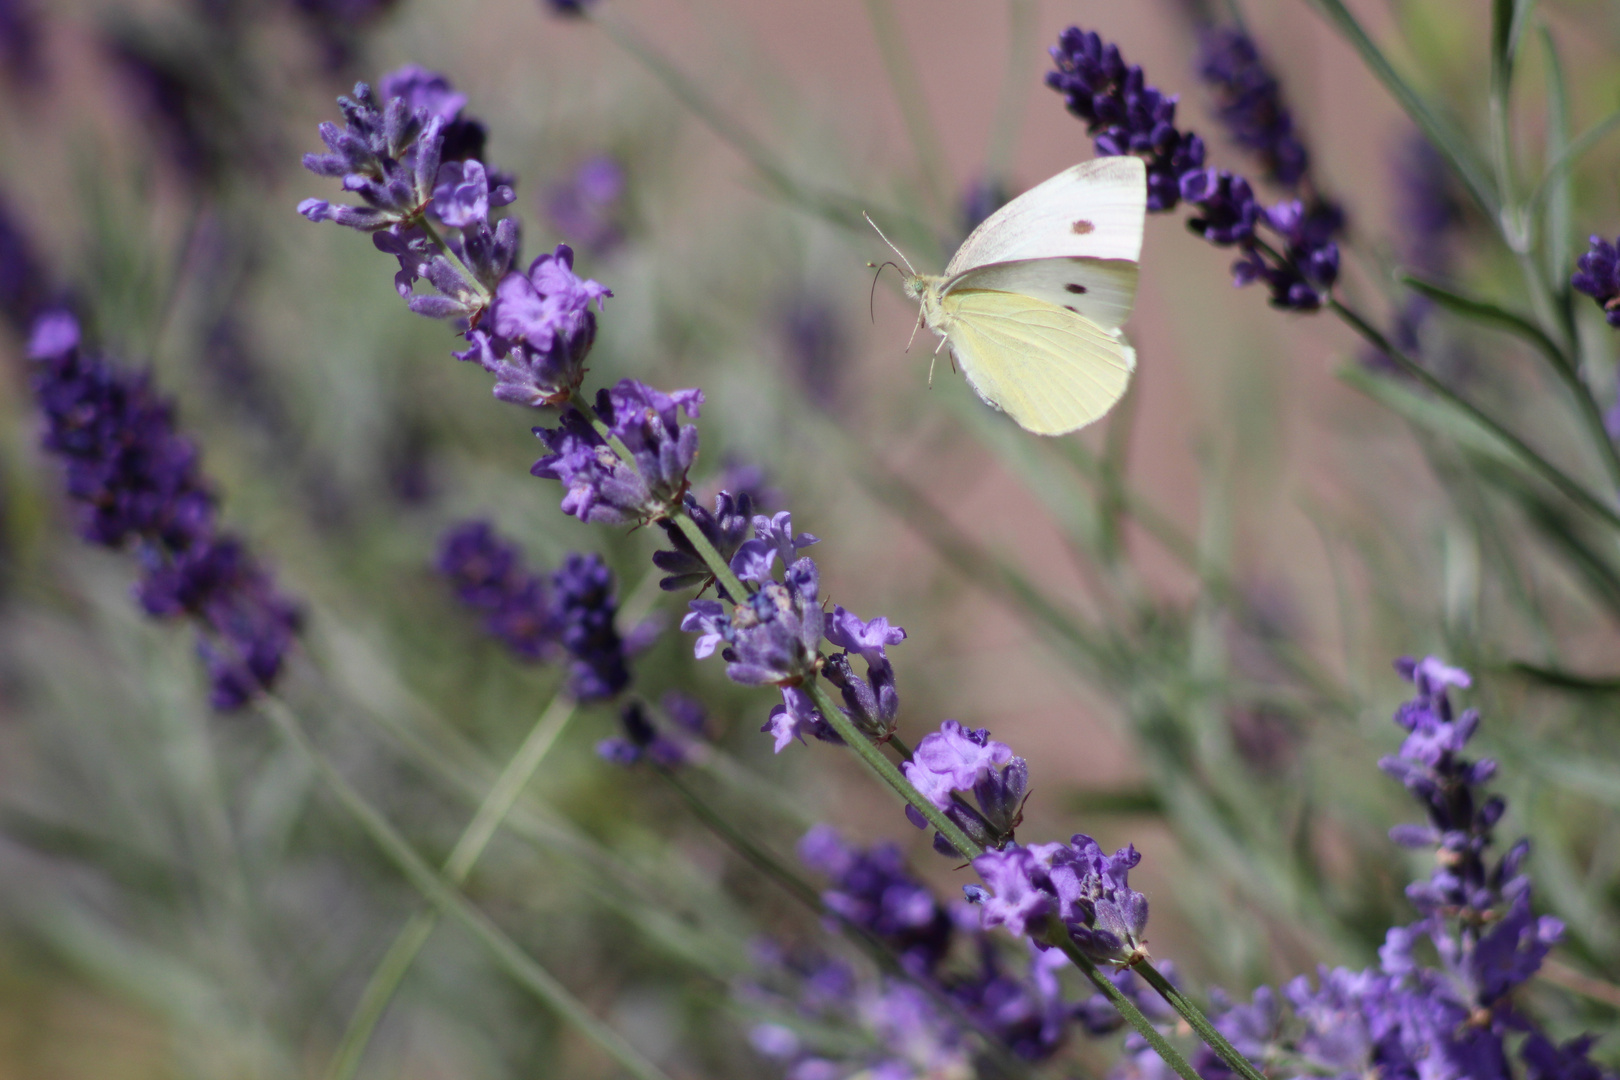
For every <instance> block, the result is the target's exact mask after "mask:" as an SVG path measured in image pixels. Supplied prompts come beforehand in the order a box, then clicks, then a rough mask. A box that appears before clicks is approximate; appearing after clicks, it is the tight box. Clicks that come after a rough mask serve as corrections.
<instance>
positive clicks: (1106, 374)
mask: <svg viewBox="0 0 1620 1080" xmlns="http://www.w3.org/2000/svg"><path fill="white" fill-rule="evenodd" d="M1146 215H1147V170H1146V168H1145V166H1144V165H1143V164H1142V162H1141V160H1140V159H1138V158H1134V157H1126V156H1120V157H1105V158H1098V159H1096V160H1093V161H1086V162H1081V163H1080V164H1079V165H1076V166H1074V167H1073V168H1069V169H1065V170H1064V171H1062V172H1060V173H1058V174H1057V175H1056V176H1054V177H1052V178H1051V179H1050V180H1047V181H1045V182H1043V183H1041V184H1039V185H1037V186H1035V187H1033V188H1031V189H1030V190H1028V191H1026V192H1024V193H1023V194H1022V195H1020V196H1018V198H1016V199H1014V200H1013V201H1012V202H1010V203H1008V204H1007V205H1005V206H1003V207H1002V208H1001V209H1000V210H997V211H996V212H995V213H994V214H992V215H990V216H989V217H988V218H986V219H985V220H984V222H983V223H981V224H980V225H979V227H978V228H977V229H974V230H973V232H972V234H971V235H969V236H968V238H967V239H966V240H964V241H963V242H962V246H961V247H959V248H957V249H956V254H955V255H954V256H952V257H951V261H950V264H949V265H947V266H946V267H945V273H944V274H942V275H939V276H934V275H930V274H919V273H917V271H916V268H915V267H912V266H911V262H910V260H908V259H906V257H905V256H904V255H903V254H901V253H900V250H899V249H898V248H895V247H894V245H893V244H889V247H890V248H894V252H895V254H896V255H900V258H901V260H902V261H904V262H905V263H906V266H907V268H908V269H910V270H911V275H910V276H909V277H907V278H906V280H905V293H906V296H907V297H908V298H909V299H912V300H917V301H920V302H921V310H920V311H919V312H918V317H917V325H918V327H921V326H923V325H926V326H927V327H928V329H930V330H932V331H933V332H934V333H936V334H938V335H939V336H940V338H941V339H942V340H941V342H940V347H941V348H943V347H944V346H946V345H949V346H950V349H951V355H952V357H953V358H954V359H955V361H956V363H957V364H958V365H960V366H961V368H962V372H963V374H965V375H966V376H967V380H968V383H969V384H970V385H971V386H972V387H973V389H974V390H975V391H977V393H978V395H979V396H980V397H981V398H983V399H984V400H985V401H986V402H987V403H989V404H990V405H991V406H993V407H995V408H997V409H1000V410H1002V411H1004V412H1005V413H1006V414H1007V415H1008V416H1010V417H1012V418H1013V419H1014V420H1016V421H1017V422H1018V424H1019V426H1020V427H1022V428H1024V429H1025V430H1026V431H1032V432H1034V433H1036V434H1037V435H1062V434H1065V433H1066V432H1070V431H1074V430H1075V429H1077V428H1082V427H1085V426H1086V425H1087V424H1089V423H1091V422H1092V421H1093V420H1096V419H1098V418H1099V417H1101V416H1102V415H1103V414H1104V413H1106V412H1107V411H1108V410H1109V409H1110V408H1112V407H1113V406H1114V403H1115V402H1117V401H1118V400H1119V399H1120V398H1121V397H1122V396H1123V395H1124V393H1125V387H1126V385H1127V384H1128V383H1129V382H1130V378H1131V372H1132V371H1133V370H1135V368H1136V351H1135V350H1134V349H1132V348H1131V347H1130V345H1129V344H1128V343H1127V342H1126V341H1125V338H1124V336H1123V335H1122V334H1121V332H1120V327H1121V325H1123V324H1124V322H1125V320H1126V318H1127V317H1129V315H1130V313H1131V305H1132V304H1133V303H1134V302H1135V300H1136V274H1137V257H1138V256H1139V255H1140V254H1141V252H1142V223H1143V220H1144V219H1145V217H1146ZM867 220H868V221H870V220H871V219H870V218H868V219H867ZM873 228H877V226H876V224H875V223H874V224H873ZM878 235H879V236H882V235H883V233H882V230H881V229H880V230H878ZM883 242H884V243H886V244H888V243H889V240H888V237H884V238H883ZM912 336H913V337H915V336H916V330H913V331H912ZM934 353H935V355H936V356H937V355H938V353H939V349H938V348H936V349H935V350H934ZM929 378H930V381H932V378H933V369H932V366H930V368H929Z"/></svg>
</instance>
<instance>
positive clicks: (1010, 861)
mask: <svg viewBox="0 0 1620 1080" xmlns="http://www.w3.org/2000/svg"><path fill="white" fill-rule="evenodd" d="M1141 858H1142V857H1141V855H1139V854H1138V853H1137V851H1136V848H1134V847H1131V846H1129V845H1127V846H1126V847H1123V848H1121V849H1119V850H1118V851H1116V852H1114V854H1113V855H1105V854H1103V851H1102V849H1101V848H1100V847H1098V846H1097V842H1096V841H1095V840H1093V839H1092V838H1091V837H1089V836H1085V835H1083V834H1081V835H1076V836H1075V837H1073V839H1072V840H1071V841H1070V843H1068V844H1036V845H1035V846H1033V847H1029V848H1020V847H1018V846H1017V845H1012V846H1009V847H1008V848H1006V849H1005V850H1002V851H987V852H985V853H984V854H983V855H980V856H979V857H978V858H976V859H974V860H973V869H974V870H976V871H978V873H979V876H980V877H981V878H983V879H984V882H985V884H986V885H987V886H989V890H990V891H989V894H988V895H987V896H984V897H982V898H980V903H981V904H982V905H983V920H984V925H985V926H987V927H988V926H1006V927H1007V929H1008V930H1009V931H1011V932H1012V933H1014V934H1017V935H1020V936H1022V935H1025V934H1030V935H1032V936H1033V935H1034V934H1035V932H1036V928H1035V926H1034V925H1033V924H1035V923H1037V921H1038V920H1040V919H1042V918H1044V917H1046V916H1048V915H1056V916H1057V917H1058V918H1059V919H1060V920H1061V921H1062V923H1063V926H1064V928H1065V929H1066V930H1067V932H1068V934H1069V937H1070V938H1071V940H1073V941H1074V942H1075V944H1077V945H1079V946H1080V948H1081V949H1082V950H1083V951H1084V952H1085V953H1086V955H1087V956H1089V957H1090V958H1091V959H1093V960H1095V961H1097V962H1098V963H1112V964H1116V965H1118V966H1120V967H1129V966H1131V965H1132V964H1135V963H1137V962H1139V961H1141V960H1142V959H1144V958H1145V957H1146V956H1147V948H1146V946H1145V944H1144V938H1143V933H1144V932H1145V931H1146V929H1147V919H1148V902H1147V897H1145V896H1143V895H1142V894H1141V893H1139V892H1136V891H1135V890H1133V889H1132V888H1131V887H1130V884H1129V882H1128V875H1129V873H1130V870H1131V869H1132V868H1133V867H1134V866H1136V864H1137V863H1138V862H1140V861H1141Z"/></svg>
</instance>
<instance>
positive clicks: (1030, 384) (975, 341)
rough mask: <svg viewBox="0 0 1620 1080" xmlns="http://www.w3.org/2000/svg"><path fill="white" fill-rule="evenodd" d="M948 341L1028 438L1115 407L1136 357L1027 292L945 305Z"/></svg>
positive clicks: (962, 297) (980, 387)
mask: <svg viewBox="0 0 1620 1080" xmlns="http://www.w3.org/2000/svg"><path fill="white" fill-rule="evenodd" d="M940 310H941V314H942V315H943V319H942V320H941V321H942V325H943V329H944V331H945V338H946V341H947V342H949V344H950V346H951V352H952V353H953V354H954V355H955V357H956V361H957V363H959V364H961V365H962V371H963V373H964V374H966V375H967V379H968V382H969V383H971V384H972V386H973V389H974V390H976V391H977V392H978V394H979V396H980V397H981V398H983V399H984V400H985V401H986V402H988V403H989V404H991V405H993V406H995V407H996V408H998V409H1001V410H1003V411H1004V412H1006V414H1007V415H1008V416H1011V417H1012V418H1013V419H1014V420H1016V421H1017V422H1018V425H1019V426H1020V427H1022V428H1024V429H1025V430H1026V431H1033V432H1034V433H1036V434H1037V435H1062V434H1064V433H1065V432H1069V431H1073V430H1075V429H1076V428H1081V427H1084V426H1086V425H1087V424H1089V423H1091V422H1092V421H1093V420H1096V419H1097V418H1098V417H1100V416H1102V415H1103V413H1105V412H1107V411H1108V410H1109V409H1110V408H1112V407H1113V405H1114V403H1115V402H1116V401H1118V400H1119V399H1120V398H1121V397H1122V396H1123V395H1124V393H1125V388H1126V386H1127V385H1128V384H1129V383H1130V378H1131V371H1132V370H1133V369H1134V368H1135V367H1136V353H1135V351H1134V350H1133V349H1132V348H1131V347H1130V346H1129V345H1127V344H1126V343H1125V342H1124V341H1123V340H1122V339H1121V338H1120V337H1119V335H1118V334H1114V333H1109V332H1108V331H1106V330H1104V329H1102V328H1101V327H1100V326H1098V325H1096V324H1095V323H1093V322H1092V321H1091V320H1089V319H1087V318H1086V317H1085V316H1083V315H1078V314H1076V313H1075V312H1072V311H1068V310H1066V309H1065V308H1063V307H1060V306H1059V305H1057V304H1050V303H1047V302H1046V301H1045V300H1041V299H1038V298H1036V297H1033V296H1025V295H1021V294H1019V293H1007V292H994V291H990V290H983V289H962V290H959V291H957V292H953V293H950V294H947V295H945V296H943V297H941V298H940Z"/></svg>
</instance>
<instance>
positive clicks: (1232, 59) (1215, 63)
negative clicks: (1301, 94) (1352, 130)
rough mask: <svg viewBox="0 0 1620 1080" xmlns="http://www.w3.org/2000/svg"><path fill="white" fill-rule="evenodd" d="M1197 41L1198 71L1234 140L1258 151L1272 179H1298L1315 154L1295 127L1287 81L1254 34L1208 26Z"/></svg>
mask: <svg viewBox="0 0 1620 1080" xmlns="http://www.w3.org/2000/svg"><path fill="white" fill-rule="evenodd" d="M1198 44H1199V62H1198V72H1199V74H1200V75H1202V76H1203V78H1204V81H1205V82H1207V83H1209V84H1210V86H1211V87H1212V88H1213V89H1214V90H1215V96H1216V103H1215V115H1216V116H1218V117H1219V118H1220V121H1221V123H1223V124H1225V125H1226V129H1227V131H1228V132H1229V133H1230V134H1231V136H1232V139H1233V141H1234V142H1236V143H1237V144H1238V145H1239V146H1241V147H1243V148H1244V149H1245V150H1248V151H1249V152H1251V153H1253V154H1255V155H1256V156H1257V157H1259V159H1260V161H1261V163H1262V164H1263V165H1264V167H1265V174H1266V177H1267V178H1268V179H1270V180H1273V181H1275V182H1276V183H1278V184H1281V185H1282V186H1283V187H1288V188H1292V187H1294V186H1295V185H1297V184H1298V183H1299V182H1300V180H1301V179H1303V178H1304V176H1305V171H1306V169H1307V167H1308V166H1309V162H1310V156H1309V155H1308V154H1307V153H1306V151H1305V145H1304V144H1303V143H1302V142H1300V140H1299V138H1298V136H1297V135H1296V134H1295V132H1294V118H1293V116H1292V114H1291V113H1289V111H1288V106H1287V105H1286V104H1284V102H1283V98H1282V87H1281V86H1280V85H1279V84H1278V82H1277V80H1276V78H1275V77H1274V76H1273V75H1272V74H1271V72H1270V71H1269V70H1268V69H1267V68H1266V65H1265V62H1264V61H1263V60H1262V59H1261V57H1260V50H1259V49H1258V48H1256V46H1255V43H1254V40H1253V39H1252V38H1250V37H1249V35H1247V34H1245V33H1244V32H1243V31H1241V30H1238V29H1233V28H1229V27H1208V28H1206V29H1205V30H1204V32H1203V33H1202V34H1201V35H1200V37H1199V43H1198Z"/></svg>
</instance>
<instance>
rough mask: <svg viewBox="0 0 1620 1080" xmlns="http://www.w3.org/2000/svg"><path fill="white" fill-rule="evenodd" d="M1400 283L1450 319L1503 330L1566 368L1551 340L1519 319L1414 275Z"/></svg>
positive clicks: (1526, 321)
mask: <svg viewBox="0 0 1620 1080" xmlns="http://www.w3.org/2000/svg"><path fill="white" fill-rule="evenodd" d="M1400 280H1401V284H1403V285H1405V286H1406V287H1407V288H1409V289H1411V290H1412V291H1414V292H1417V293H1420V294H1422V295H1423V296H1426V297H1428V298H1429V299H1430V300H1433V301H1434V302H1435V303H1436V304H1439V305H1440V306H1441V307H1443V308H1445V309H1446V310H1447V311H1449V312H1451V313H1452V314H1453V315H1458V316H1461V317H1462V318H1464V319H1470V320H1472V321H1474V322H1480V323H1485V324H1486V325H1489V326H1494V327H1496V328H1497V329H1499V330H1506V331H1507V332H1508V333H1510V334H1515V335H1517V336H1519V337H1521V338H1523V339H1524V340H1525V341H1528V342H1529V343H1530V344H1532V345H1534V346H1535V347H1536V348H1537V349H1539V350H1541V352H1542V353H1543V354H1544V355H1545V356H1546V357H1547V359H1548V360H1550V361H1551V362H1552V364H1553V366H1554V367H1558V368H1565V367H1568V365H1569V362H1568V360H1566V359H1565V357H1564V354H1563V352H1562V351H1561V350H1560V349H1559V348H1558V346H1557V344H1555V343H1554V342H1553V339H1552V338H1550V337H1548V336H1547V335H1546V334H1545V333H1543V332H1542V330H1541V328H1540V327H1539V326H1537V325H1536V324H1535V323H1533V322H1531V321H1530V320H1529V319H1527V318H1525V317H1524V316H1523V315H1518V314H1515V313H1514V312H1511V311H1509V310H1507V309H1506V308H1504V307H1500V306H1498V305H1496V304H1494V303H1492V302H1491V301H1489V300H1481V299H1479V298H1478V297H1474V296H1464V295H1463V294H1462V293H1459V292H1454V291H1452V290H1451V289H1448V288H1446V287H1445V286H1443V285H1439V284H1436V283H1435V282H1432V281H1427V280H1425V279H1424V278H1420V277H1418V276H1417V275H1416V274H1407V273H1403V274H1401V275H1400Z"/></svg>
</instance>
